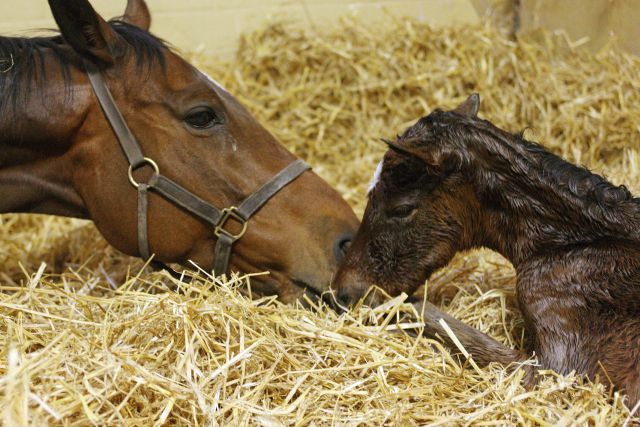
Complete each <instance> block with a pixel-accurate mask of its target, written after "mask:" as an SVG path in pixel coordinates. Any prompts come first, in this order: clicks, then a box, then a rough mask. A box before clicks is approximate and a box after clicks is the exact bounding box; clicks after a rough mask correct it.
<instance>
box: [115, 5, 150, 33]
mask: <svg viewBox="0 0 640 427" xmlns="http://www.w3.org/2000/svg"><path fill="white" fill-rule="evenodd" d="M122 20H123V21H124V22H126V23H127V24H131V25H135V26H136V27H138V28H142V29H143V30H145V31H149V28H151V13H150V12H149V7H148V6H147V3H146V2H145V1H144V0H128V1H127V10H125V12H124V16H123V17H122Z"/></svg>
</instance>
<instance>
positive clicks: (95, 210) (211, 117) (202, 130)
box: [0, 0, 357, 299]
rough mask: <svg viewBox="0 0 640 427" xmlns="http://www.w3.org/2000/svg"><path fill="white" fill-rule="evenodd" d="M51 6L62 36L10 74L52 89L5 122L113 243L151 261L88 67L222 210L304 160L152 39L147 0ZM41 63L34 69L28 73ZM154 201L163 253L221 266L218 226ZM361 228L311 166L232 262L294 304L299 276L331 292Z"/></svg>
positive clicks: (140, 132)
mask: <svg viewBox="0 0 640 427" xmlns="http://www.w3.org/2000/svg"><path fill="white" fill-rule="evenodd" d="M49 3H50V5H51V9H52V11H53V14H54V17H55V18H56V22H57V23H58V25H59V27H60V31H61V36H62V37H54V38H51V39H48V40H45V41H38V42H33V43H32V44H31V45H29V49H22V50H20V49H19V47H20V46H18V48H16V49H17V50H16V52H17V54H16V57H15V60H16V66H15V68H14V69H13V70H10V71H9V72H8V73H6V74H5V76H3V78H7V79H10V78H13V79H14V80H15V82H20V80H21V79H23V80H24V79H28V78H29V77H28V76H31V77H32V78H33V77H35V78H39V79H45V78H46V80H47V82H46V85H41V86H42V87H41V88H40V90H42V91H44V93H43V94H42V95H43V96H39V95H34V96H33V97H31V99H28V100H26V101H25V102H17V103H14V104H16V105H17V107H15V108H14V113H15V114H14V116H16V118H15V119H14V122H13V123H15V125H13V124H7V123H5V124H3V123H2V120H1V119H0V130H2V129H7V132H9V133H13V134H14V135H13V138H12V137H11V136H8V137H7V138H8V139H9V140H11V139H14V140H16V141H18V140H19V141H20V143H21V144H22V146H23V147H24V148H26V149H32V150H33V151H34V152H35V151H37V150H38V149H40V150H42V148H41V147H48V148H46V149H47V150H48V151H52V152H54V154H55V156H56V162H55V166H53V165H54V163H51V164H52V166H51V168H53V167H55V168H57V169H56V171H55V172H54V171H53V170H51V171H48V172H46V171H45V172H42V171H39V172H37V173H38V174H39V177H42V176H47V177H49V176H53V175H55V177H56V181H63V182H62V183H61V185H66V186H67V187H68V188H66V189H65V191H68V192H70V193H74V194H75V195H76V196H77V197H72V196H69V197H67V198H66V200H61V201H58V203H57V205H56V213H62V214H65V213H67V214H71V215H82V216H86V217H88V218H91V219H92V220H93V221H94V222H95V224H96V226H97V227H98V229H99V230H100V231H101V233H102V234H103V235H104V236H105V237H106V239H107V240H108V241H109V242H110V243H111V244H112V245H113V246H115V247H116V248H118V249H120V250H121V251H123V252H125V253H128V254H131V255H139V254H138V248H137V239H136V227H137V223H136V221H137V215H136V209H137V206H136V190H135V189H134V188H133V187H132V186H131V185H130V183H129V180H128V178H127V169H128V164H127V161H126V159H125V157H124V155H123V153H122V150H121V148H120V146H119V145H118V142H117V141H116V138H115V135H114V133H113V131H112V130H111V128H110V126H109V124H108V122H107V120H106V119H105V116H104V114H103V112H102V111H101V108H100V106H99V105H98V103H97V100H96V98H95V95H94V93H93V91H92V90H91V87H90V85H89V81H88V78H87V74H86V72H85V69H84V66H83V61H84V62H87V61H88V62H90V63H92V64H93V65H94V66H95V67H98V68H99V69H101V71H102V73H103V75H104V77H105V80H106V82H107V84H108V86H109V88H110V90H111V92H112V93H113V97H114V99H115V102H116V104H117V106H118V108H119V109H120V111H121V112H122V114H123V116H124V118H125V120H126V121H127V123H128V125H129V127H130V128H131V130H132V132H133V134H134V135H135V136H136V138H137V139H138V141H139V143H140V145H141V148H142V151H143V152H144V154H145V156H147V157H149V158H152V159H153V160H154V161H155V163H157V165H158V166H159V168H160V171H161V173H162V174H163V175H165V176H166V177H168V178H170V179H172V180H174V181H176V182H177V183H179V184H180V185H181V186H182V187H184V188H186V189H188V190H190V191H191V192H193V193H195V194H196V195H198V196H199V197H200V198H202V199H204V200H206V201H207V202H209V203H211V204H213V205H214V206H217V207H219V208H225V207H230V206H233V205H237V204H238V203H239V202H241V201H242V200H244V199H245V198H246V197H247V196H249V195H250V194H252V193H253V192H254V191H256V190H257V189H258V188H259V187H260V186H261V185H262V184H264V183H265V182H267V181H268V180H270V179H271V178H272V177H273V176H274V175H276V174H277V173H278V172H279V171H281V170H282V169H283V168H284V167H286V166H287V165H288V164H290V163H291V162H292V161H293V160H295V157H294V156H293V155H292V154H291V153H290V152H289V151H287V150H286V149H285V148H284V147H283V146H282V145H281V144H280V143H279V142H278V141H277V140H276V139H275V138H274V137H273V136H272V135H271V134H270V133H269V132H268V131H267V130H265V129H264V128H263V127H262V126H261V125H260V124H259V123H258V122H257V121H256V120H255V119H254V118H253V117H252V116H251V114H250V113H249V112H248V111H247V110H246V109H245V108H244V107H243V106H242V105H240V103H239V102H238V101H237V100H236V99H235V98H234V97H233V96H232V95H231V94H230V93H228V92H227V91H226V90H225V89H224V88H223V87H222V86H220V85H219V84H218V83H216V82H215V81H214V80H213V79H211V78H210V77H209V76H207V75H206V74H204V73H202V72H200V71H199V70H197V69H196V68H195V67H194V66H192V65H190V64H189V63H188V62H186V61H185V60H184V59H183V58H181V57H180V56H179V55H177V54H176V53H175V52H174V51H173V50H171V49H170V48H168V47H167V45H166V44H164V43H163V42H162V41H161V40H159V39H157V38H155V37H154V36H153V35H151V34H150V33H148V29H149V26H150V15H149V11H148V9H147V6H146V4H145V2H144V1H143V0H129V3H128V7H127V11H126V13H125V15H124V16H123V17H122V18H121V19H120V20H117V21H111V22H107V21H105V20H104V19H102V18H101V17H100V16H99V15H98V14H97V13H96V12H95V11H94V9H93V8H92V7H91V5H90V4H89V2H88V1H86V0H49ZM17 45H19V43H17ZM36 50H38V52H37V54H36V53H35V51H36ZM0 53H1V52H0ZM21 55H22V56H24V58H23V57H21ZM29 55H31V57H30V58H27V56H29ZM29 61H30V62H31V63H33V64H35V65H32V70H31V71H32V72H29V73H27V72H26V71H25V70H24V69H25V68H26V65H25V64H28V63H30V62H29ZM40 69H42V70H46V77H44V76H43V75H42V74H41V73H40V71H39V70H40ZM21 70H22V71H24V73H23V75H22V76H21V75H18V74H19V73H21V72H22V71H21ZM10 73H13V77H12V74H10ZM22 87H24V90H32V89H33V87H34V86H33V85H31V86H28V85H23V86H22ZM8 90H9V89H7V91H8ZM43 99H44V100H45V102H42V100H43ZM0 107H2V102H0ZM21 116H23V117H21ZM21 122H22V124H20V123H21ZM27 123H28V124H27ZM5 135H7V133H6V132H5ZM0 142H5V141H3V140H2V137H0ZM38 156H39V158H42V157H43V156H42V154H39V155H38ZM34 157H35V155H34ZM0 166H1V165H0ZM43 167H45V168H46V165H45V166H43ZM149 172H150V171H148V170H147V171H146V172H145V171H144V170H140V171H137V172H136V173H137V174H138V175H137V176H136V179H138V180H139V181H144V180H145V176H144V175H145V173H146V174H147V177H148V175H149ZM30 173H31V172H30ZM33 173H34V174H35V173H36V172H33ZM47 179H49V178H47ZM42 180H44V178H42ZM150 197H151V198H150V201H149V215H148V228H149V242H150V249H151V252H152V253H155V254H156V259H159V260H161V261H165V262H177V263H182V264H184V265H189V261H190V260H192V261H194V262H195V263H197V264H198V265H200V266H202V267H203V268H206V269H210V268H211V266H212V263H213V248H214V246H215V241H216V237H215V236H214V234H213V229H212V228H211V226H209V225H207V224H206V223H204V222H202V221H200V220H199V219H197V218H196V217H194V216H192V215H190V214H189V213H187V212H186V211H184V210H182V209H181V208H179V207H178V206H176V205H175V204H173V203H170V202H168V201H167V200H165V199H163V198H161V197H159V196H157V195H155V194H153V193H152V194H151V195H150ZM47 206H48V205H47ZM65 209H66V210H65ZM40 210H41V211H46V209H44V208H42V209H40ZM232 222H233V221H231V222H230V223H229V224H228V225H229V226H230V227H233V224H232ZM356 226H357V219H356V218H355V215H354V214H353V212H352V210H351V208H350V207H349V206H348V205H347V204H346V203H345V202H344V200H343V199H342V198H341V197H340V196H339V195H338V194H337V193H336V192H335V191H334V190H333V189H332V188H330V187H329V185H327V184H326V183H325V182H324V181H323V180H322V179H320V178H319V177H318V176H317V175H315V174H314V173H313V172H305V173H304V174H303V175H302V176H300V177H299V178H298V179H297V180H295V181H294V182H293V183H291V184H290V185H288V186H287V187H286V188H284V189H283V190H282V191H281V192H279V193H278V194H277V195H276V196H275V197H274V198H273V199H271V200H270V201H269V202H268V203H267V204H266V205H265V206H264V207H263V208H262V209H261V210H260V211H258V213H257V214H256V215H255V216H254V217H252V218H251V220H250V222H249V226H248V229H247V232H246V234H245V235H244V237H243V239H241V240H240V241H238V242H237V243H236V245H235V246H234V249H233V254H232V257H231V269H232V270H239V271H243V272H258V271H264V270H271V271H272V273H273V274H272V275H271V276H270V277H267V278H261V279H259V280H263V281H264V283H263V285H264V286H265V287H264V290H265V291H267V292H271V293H280V294H281V296H283V298H284V299H290V297H291V296H296V295H295V294H296V292H297V291H296V289H298V288H297V287H296V286H293V284H297V285H299V287H307V286H308V287H310V288H312V289H315V290H316V291H322V290H323V289H325V287H327V286H328V282H329V281H330V278H331V275H332V274H333V272H335V270H336V269H337V265H338V261H339V259H340V257H341V256H342V247H343V246H344V243H345V242H346V241H347V240H348V239H349V238H350V236H351V235H352V233H353V232H354V230H355V228H356ZM236 231H237V230H236ZM287 285H291V286H289V287H288V286H287Z"/></svg>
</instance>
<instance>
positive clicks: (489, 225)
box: [335, 95, 640, 404]
mask: <svg viewBox="0 0 640 427" xmlns="http://www.w3.org/2000/svg"><path fill="white" fill-rule="evenodd" d="M478 107H479V97H478V96H477V95H473V96H471V97H470V98H469V99H468V100H467V101H466V102H465V103H463V104H462V105H461V106H460V107H458V108H457V109H456V110H454V111H449V112H445V111H441V110H436V111H435V112H433V113H431V114H430V115H428V116H427V117H424V118H422V119H421V120H419V121H418V122H417V123H416V124H415V125H414V126H412V127H411V128H409V129H408V130H407V131H406V132H405V133H404V134H403V135H402V136H400V137H399V138H398V139H397V141H395V142H390V143H389V144H390V147H391V149H390V150H389V151H388V152H387V154H386V155H385V156H384V159H383V162H382V163H381V166H380V169H379V170H378V174H377V175H376V179H375V181H374V184H373V187H372V189H371V191H370V194H369V204H368V206H367V208H366V211H365V214H364V218H363V222H362V226H361V228H360V230H359V231H358V234H357V235H356V238H355V239H354V242H353V244H352V246H351V249H350V250H349V251H348V254H347V258H346V260H345V262H344V264H343V267H341V269H340V271H339V273H338V275H337V278H336V281H335V287H336V289H337V293H338V299H339V301H341V302H342V304H346V305H348V304H351V303H353V302H355V301H357V300H359V299H360V298H361V297H362V296H363V295H364V294H365V293H366V292H367V289H368V288H369V286H370V285H373V284H376V285H379V286H380V287H382V288H383V289H384V290H386V291H387V292H388V293H390V294H391V295H399V294H400V293H402V292H405V293H407V294H409V295H411V294H412V293H413V292H414V291H415V290H416V289H417V288H418V287H419V286H420V285H421V284H423V283H424V281H425V280H426V279H428V278H429V276H430V275H431V274H432V273H433V272H434V271H435V270H436V269H438V268H440V267H443V266H444V265H446V264H447V263H448V262H449V261H450V260H451V258H452V257H453V256H454V254H455V253H456V252H458V251H463V250H467V249H471V248H475V247H487V248H490V249H493V250H495V251H498V252H500V253H501V254H502V255H504V256H505V257H506V258H508V259H509V260H510V261H511V262H512V263H513V265H514V267H515V269H516V274H517V285H516V291H517V298H518V302H519V306H520V309H521V311H522V313H523V315H524V319H525V327H526V332H527V334H528V335H529V337H530V338H531V339H530V342H531V348H529V349H528V350H529V352H531V351H535V355H536V356H537V357H538V359H539V362H540V363H541V365H542V366H543V367H545V368H551V369H553V370H555V371H557V372H560V373H564V374H567V373H569V372H571V371H573V370H575V371H577V372H580V373H583V374H586V375H588V376H589V377H591V378H595V377H596V376H598V375H599V376H600V378H601V379H605V378H610V379H611V381H612V382H613V384H614V385H615V386H616V387H617V388H618V389H620V390H624V391H625V392H626V393H628V395H629V398H630V401H631V403H632V404H633V403H635V402H637V401H638V399H640V200H638V199H634V198H632V196H631V194H630V193H629V191H627V189H626V188H625V187H623V186H621V187H616V186H614V185H612V184H610V183H609V182H607V181H606V180H605V179H604V178H602V177H601V176H598V175H596V174H593V173H591V172H589V171H588V170H586V169H584V168H581V167H578V166H575V165H573V164H570V163H568V162H566V161H564V160H562V159H560V158H559V157H557V156H555V155H553V154H551V153H550V152H548V151H546V150H545V149H544V148H543V147H542V146H540V145H538V144H535V143H531V142H528V141H526V140H525V139H524V138H523V137H522V135H519V134H517V135H513V134H510V133H508V132H505V131H503V130H501V129H498V128H497V127H495V126H494V125H492V124H491V123H490V122H488V121H486V120H481V119H479V118H478V117H477V112H478ZM372 302H373V303H375V302H376V301H375V298H374V301H372ZM416 305H417V307H418V308H419V309H420V310H421V311H422V313H423V314H424V318H425V323H426V330H427V331H428V332H430V333H438V335H440V336H441V337H445V339H446V340H447V341H446V342H447V344H448V345H449V346H450V347H451V348H453V349H454V350H455V349H456V346H455V345H454V344H455V343H454V342H453V340H451V339H450V337H449V336H448V334H447V331H446V330H445V328H443V326H442V325H441V324H440V320H441V319H444V320H445V321H446V323H448V324H449V325H450V326H451V329H453V331H454V333H455V335H456V336H457V337H458V338H459V339H460V341H461V342H462V344H463V345H464V346H465V347H466V348H467V350H468V351H469V353H471V354H472V356H474V359H476V360H477V361H478V362H480V363H485V364H486V363H489V362H492V361H497V362H502V363H505V364H509V363H514V362H519V361H522V360H524V359H526V356H525V355H524V354H522V353H520V352H519V351H517V350H513V349H509V348H506V347H505V346H503V345H501V344H499V343H498V342H496V341H494V340H492V339H491V338H490V337H488V336H486V335H484V334H482V333H480V332H479V331H477V330H475V329H473V328H471V327H469V326H467V325H464V324H463V323H461V322H459V321H457V320H455V319H453V318H451V316H448V315H446V314H444V313H442V312H440V311H439V310H438V309H437V308H436V307H434V306H433V305H431V304H428V303H427V304H426V305H425V306H422V305H421V303H420V302H418V303H416ZM529 354H530V353H529Z"/></svg>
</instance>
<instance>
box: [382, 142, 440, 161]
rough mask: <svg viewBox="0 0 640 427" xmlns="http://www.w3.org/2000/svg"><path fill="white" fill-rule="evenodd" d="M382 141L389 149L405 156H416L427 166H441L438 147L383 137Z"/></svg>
mask: <svg viewBox="0 0 640 427" xmlns="http://www.w3.org/2000/svg"><path fill="white" fill-rule="evenodd" d="M382 142H384V143H385V144H387V146H388V147H389V149H390V150H392V151H395V152H396V153H399V154H404V155H406V156H412V157H417V158H419V159H420V160H422V161H423V162H425V163H426V164H428V165H429V166H434V167H439V166H442V162H443V160H444V158H443V155H442V152H441V150H440V149H438V148H437V147H435V146H433V145H427V144H424V145H417V144H414V143H411V142H409V143H398V142H393V141H389V140H388V139H383V140H382Z"/></svg>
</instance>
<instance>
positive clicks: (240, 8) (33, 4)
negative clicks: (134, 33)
mask: <svg viewBox="0 0 640 427" xmlns="http://www.w3.org/2000/svg"><path fill="white" fill-rule="evenodd" d="M91 3H92V4H93V5H94V7H95V8H96V10H98V11H99V12H100V13H101V14H103V16H104V17H113V16H117V15H121V14H122V13H123V11H124V8H125V5H126V1H125V0H92V1H91ZM148 4H149V7H150V9H151V12H152V15H153V26H152V31H153V32H154V33H156V34H158V35H159V36H161V37H162V38H164V39H166V40H168V41H170V42H171V43H172V44H174V45H175V46H177V47H178V48H180V49H183V50H195V49H202V50H204V51H207V52H210V53H212V54H216V55H219V56H221V57H228V56H230V55H231V54H232V53H233V52H234V50H235V48H236V46H237V40H238V36H239V35H240V34H241V33H242V32H247V31H251V30H254V29H257V28H259V27H260V26H261V25H264V23H265V22H269V21H289V22H296V23H298V24H300V25H303V26H308V27H322V26H325V25H327V24H328V23H331V22H335V21H337V20H338V19H339V18H340V17H341V16H345V15H348V16H355V17H358V18H359V19H361V20H365V21H368V22H370V23H371V24H372V25H379V24H383V23H384V20H388V19H392V17H393V16H412V17H415V18H417V19H420V20H423V21H426V22H429V23H432V24H434V25H443V24H451V23H473V22H477V21H478V13H477V12H476V9H475V8H474V4H473V1H472V0H356V1H349V0H346V1H345V0H233V1H228V0H180V1H178V0H148ZM53 27H55V23H54V22H53V19H52V18H51V13H50V11H49V9H48V6H47V2H46V1H45V0H0V34H2V35H15V34H18V35H24V34H30V33H29V32H25V30H27V29H35V28H53ZM31 33H32V32H31Z"/></svg>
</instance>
